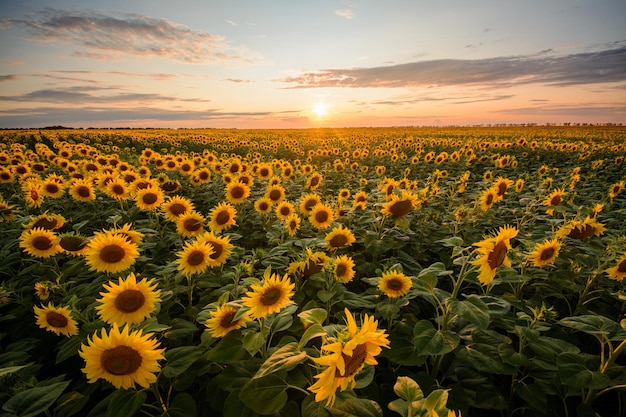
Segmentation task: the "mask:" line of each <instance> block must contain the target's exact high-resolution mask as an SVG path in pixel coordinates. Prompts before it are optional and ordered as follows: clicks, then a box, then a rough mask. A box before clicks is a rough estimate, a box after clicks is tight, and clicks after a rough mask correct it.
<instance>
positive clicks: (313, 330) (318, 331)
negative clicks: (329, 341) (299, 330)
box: [298, 324, 326, 349]
mask: <svg viewBox="0 0 626 417" xmlns="http://www.w3.org/2000/svg"><path fill="white" fill-rule="evenodd" d="M322 336H326V331H325V330H324V328H323V327H322V326H321V325H319V324H313V325H312V326H310V327H308V328H307V329H306V330H305V331H304V333H303V334H302V337H301V338H300V342H299V343H298V349H302V348H303V347H305V346H306V344H307V343H309V341H311V339H314V338H316V337H322Z"/></svg>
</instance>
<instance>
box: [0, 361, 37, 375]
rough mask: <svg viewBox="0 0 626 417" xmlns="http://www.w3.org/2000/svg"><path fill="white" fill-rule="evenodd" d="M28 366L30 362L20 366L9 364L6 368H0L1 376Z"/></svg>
mask: <svg viewBox="0 0 626 417" xmlns="http://www.w3.org/2000/svg"><path fill="white" fill-rule="evenodd" d="M27 366H30V364H28V365H19V366H7V367H6V368H0V376H4V375H8V374H12V373H13V372H17V371H19V370H20V369H24V368H26V367H27Z"/></svg>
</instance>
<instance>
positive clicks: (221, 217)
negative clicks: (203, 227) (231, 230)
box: [215, 210, 230, 226]
mask: <svg viewBox="0 0 626 417" xmlns="http://www.w3.org/2000/svg"><path fill="white" fill-rule="evenodd" d="M229 220H230V214H229V213H228V211H226V210H222V211H220V212H219V213H217V216H215V223H217V224H219V225H220V226H221V225H224V224H226V223H228V221H229Z"/></svg>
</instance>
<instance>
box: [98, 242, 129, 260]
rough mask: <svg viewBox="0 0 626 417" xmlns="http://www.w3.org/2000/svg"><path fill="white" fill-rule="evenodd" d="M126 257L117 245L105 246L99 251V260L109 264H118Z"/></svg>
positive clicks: (124, 252)
mask: <svg viewBox="0 0 626 417" xmlns="http://www.w3.org/2000/svg"><path fill="white" fill-rule="evenodd" d="M124 256H126V251H124V249H123V248H121V247H119V246H118V245H107V246H105V247H103V248H102V250H101V251H100V260H101V261H103V262H106V263H109V264H115V263H118V262H120V261H121V260H122V259H124Z"/></svg>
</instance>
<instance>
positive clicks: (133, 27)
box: [2, 10, 255, 63]
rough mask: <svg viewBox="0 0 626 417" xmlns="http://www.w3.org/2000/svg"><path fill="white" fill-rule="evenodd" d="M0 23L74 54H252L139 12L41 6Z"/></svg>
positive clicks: (200, 58) (199, 59)
mask: <svg viewBox="0 0 626 417" xmlns="http://www.w3.org/2000/svg"><path fill="white" fill-rule="evenodd" d="M3 23H4V24H3V26H2V27H3V28H7V27H11V26H19V27H23V28H25V29H26V30H27V31H28V33H29V34H30V38H31V39H32V40H35V41H39V42H49V43H52V42H54V43H66V44H70V45H72V46H74V47H76V48H78V49H76V50H75V51H74V54H75V55H77V56H82V57H87V58H91V59H94V58H95V59H99V58H107V59H110V58H114V57H115V56H120V55H133V56H143V57H158V58H164V59H171V60H175V61H181V62H186V63H207V62H229V61H238V62H250V61H252V60H254V59H255V54H254V53H252V52H251V51H249V50H248V49H247V48H244V47H235V46H232V45H231V44H230V43H229V42H227V41H226V39H225V38H224V37H223V36H219V35H214V34H211V33H207V32H204V31H199V30H194V29H191V28H189V27H187V26H184V25H181V24H178V23H175V22H172V21H169V20H167V19H158V18H153V17H150V16H143V15H139V14H127V15H122V16H119V17H116V16H109V15H104V14H101V13H98V12H94V11H60V10H45V11H42V12H39V13H36V14H33V15H31V16H29V18H26V19H4V20H3Z"/></svg>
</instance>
